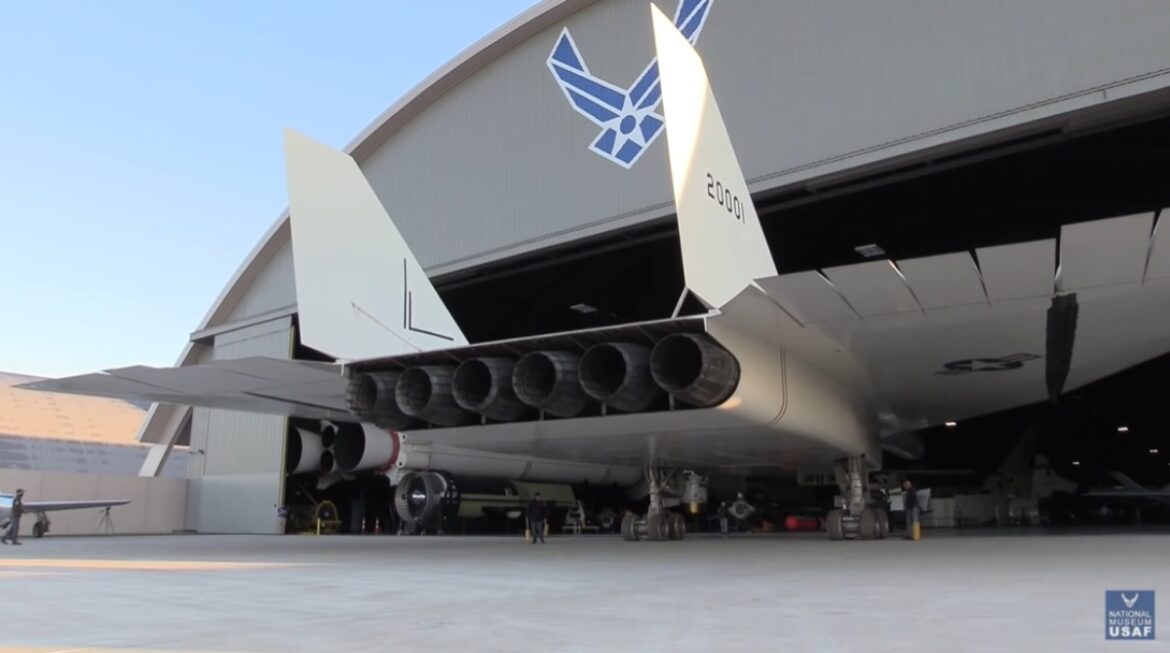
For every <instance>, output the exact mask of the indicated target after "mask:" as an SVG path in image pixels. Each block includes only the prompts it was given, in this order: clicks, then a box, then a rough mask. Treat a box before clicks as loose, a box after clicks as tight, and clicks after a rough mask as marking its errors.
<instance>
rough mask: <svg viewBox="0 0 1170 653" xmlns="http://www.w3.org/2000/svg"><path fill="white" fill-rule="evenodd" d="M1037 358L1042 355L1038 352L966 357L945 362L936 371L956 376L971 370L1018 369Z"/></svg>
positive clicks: (996, 370) (995, 370) (998, 370)
mask: <svg viewBox="0 0 1170 653" xmlns="http://www.w3.org/2000/svg"><path fill="white" fill-rule="evenodd" d="M1037 358H1040V357H1039V356H1037V355H1036V354H1012V355H1010V356H1001V357H999V358H964V359H963V360H957V361H951V362H949V363H944V364H943V369H941V370H939V371H938V372H936V374H943V375H947V376H954V375H957V374H969V373H971V372H1003V371H1006V370H1018V369H1020V368H1021V367H1023V366H1024V363H1026V362H1028V361H1031V360H1036V359H1037Z"/></svg>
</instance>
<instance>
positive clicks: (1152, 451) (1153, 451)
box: [1150, 449, 1158, 453]
mask: <svg viewBox="0 0 1170 653" xmlns="http://www.w3.org/2000/svg"><path fill="white" fill-rule="evenodd" d="M1150 453H1158V450H1157V449H1150Z"/></svg>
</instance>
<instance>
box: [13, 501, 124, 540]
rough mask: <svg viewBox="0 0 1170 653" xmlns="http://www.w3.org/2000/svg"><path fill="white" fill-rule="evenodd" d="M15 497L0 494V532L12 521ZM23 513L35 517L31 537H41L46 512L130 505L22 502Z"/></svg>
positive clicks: (107, 502)
mask: <svg viewBox="0 0 1170 653" xmlns="http://www.w3.org/2000/svg"><path fill="white" fill-rule="evenodd" d="M15 499H16V497H15V495H12V494H4V493H2V492H0V530H3V529H5V528H8V523H9V522H10V521H11V520H12V503H13V501H14V500H15ZM22 503H23V505H24V512H26V513H30V514H33V515H36V516H37V520H36V521H35V522H33V526H32V533H33V537H43V536H44V535H45V534H46V533H48V532H49V524H50V522H49V519H48V517H46V516H45V513H46V512H54V511H57V510H84V509H86V508H110V507H113V506H124V505H126V504H128V503H130V500H129V499H98V500H94V501H24V502H22Z"/></svg>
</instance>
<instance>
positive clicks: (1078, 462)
mask: <svg viewBox="0 0 1170 653" xmlns="http://www.w3.org/2000/svg"><path fill="white" fill-rule="evenodd" d="M1080 466H1081V461H1079V460H1074V461H1073V467H1080Z"/></svg>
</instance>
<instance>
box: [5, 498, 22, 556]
mask: <svg viewBox="0 0 1170 653" xmlns="http://www.w3.org/2000/svg"><path fill="white" fill-rule="evenodd" d="M23 514H24V490H20V489H18V490H17V491H16V496H15V497H13V499H12V508H11V509H10V511H9V521H8V530H7V531H4V537H2V538H0V544H8V542H10V541H11V542H12V543H13V544H14V545H17V546H19V545H20V516H21V515H23Z"/></svg>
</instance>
